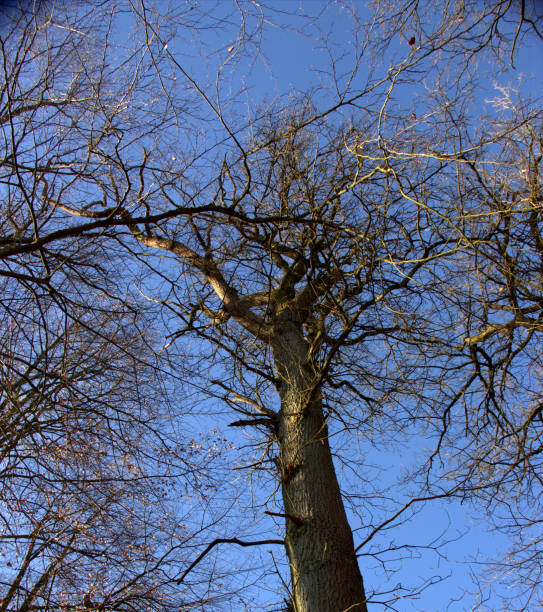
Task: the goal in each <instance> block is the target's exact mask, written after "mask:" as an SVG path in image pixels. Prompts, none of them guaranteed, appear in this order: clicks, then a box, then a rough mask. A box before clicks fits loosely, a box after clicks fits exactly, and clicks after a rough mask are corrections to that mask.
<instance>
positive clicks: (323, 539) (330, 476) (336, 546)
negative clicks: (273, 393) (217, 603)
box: [272, 322, 366, 612]
mask: <svg viewBox="0 0 543 612" xmlns="http://www.w3.org/2000/svg"><path fill="white" fill-rule="evenodd" d="M272 346H273V352H274V359H275V364H276V368H277V372H278V374H279V376H280V380H281V386H280V395H281V411H280V414H279V417H280V418H279V446H280V454H279V460H278V466H279V469H280V472H281V480H282V494H283V502H284V514H285V517H286V518H285V520H286V537H285V543H286V550H287V554H288V558H289V562H290V570H291V578H292V605H293V608H294V610H295V612H347V610H348V611H349V612H354V611H356V612H366V603H365V601H366V598H365V594H364V586H363V582H362V575H361V573H360V568H359V567H358V561H357V559H356V554H355V552H354V543H353V536H352V532H351V529H350V526H349V523H348V521H347V516H346V514H345V508H344V506H343V500H342V498H341V493H340V490H339V485H338V481H337V477H336V473H335V469H334V465H333V462H332V455H331V452H330V446H329V443H328V431H327V427H326V423H325V420H324V415H323V410H322V402H321V398H320V394H319V393H316V394H315V393H313V388H312V381H314V380H315V374H314V373H313V372H312V370H311V368H310V367H308V364H307V363H305V358H306V356H307V345H306V343H305V341H304V338H303V336H302V332H301V329H300V328H299V326H298V325H296V324H295V323H292V322H290V323H288V324H283V325H282V326H281V330H280V331H278V333H277V334H276V336H275V338H274V340H273V341H272Z"/></svg>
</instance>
